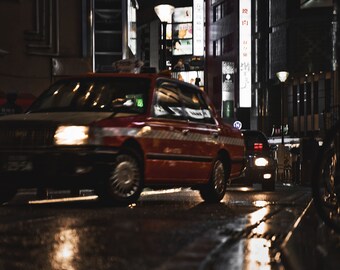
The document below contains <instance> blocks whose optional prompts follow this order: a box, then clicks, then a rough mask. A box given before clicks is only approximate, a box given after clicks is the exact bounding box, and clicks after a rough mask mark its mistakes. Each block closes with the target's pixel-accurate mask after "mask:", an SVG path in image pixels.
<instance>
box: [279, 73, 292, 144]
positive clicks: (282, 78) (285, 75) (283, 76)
mask: <svg viewBox="0 0 340 270" xmlns="http://www.w3.org/2000/svg"><path fill="white" fill-rule="evenodd" d="M288 76H289V73H288V72H287V71H279V72H277V73H276V77H277V78H278V79H279V80H280V82H281V143H282V145H284V144H285V142H284V134H283V123H284V93H283V90H284V84H285V81H286V80H287V78H288Z"/></svg>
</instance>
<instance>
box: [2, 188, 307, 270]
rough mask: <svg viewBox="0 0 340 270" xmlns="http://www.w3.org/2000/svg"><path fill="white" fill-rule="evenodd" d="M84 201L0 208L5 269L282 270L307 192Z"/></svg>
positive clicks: (24, 195) (23, 197)
mask: <svg viewBox="0 0 340 270" xmlns="http://www.w3.org/2000/svg"><path fill="white" fill-rule="evenodd" d="M85 195H89V194H85ZM63 196H65V194H62V193H55V194H53V193H52V199H56V198H61V197H63ZM82 199H89V200H81V201H58V200H57V201H55V202H54V201H53V200H52V201H51V200H50V201H49V202H44V201H42V202H41V201H35V196H34V193H33V192H32V191H23V192H21V193H20V194H18V195H17V196H16V198H15V199H14V200H13V201H12V202H10V203H9V204H8V205H4V206H1V207H0V270H2V269H6V270H7V269H67V270H76V269H120V270H124V269H132V270H133V269H139V270H143V269H180V270H181V269H186V270H188V269H204V270H205V269H284V261H282V256H281V247H282V244H284V242H285V241H286V240H287V236H288V235H289V231H290V229H291V228H292V227H293V226H294V223H295V222H296V220H297V219H298V217H299V216H300V215H301V213H302V212H303V210H304V209H305V207H306V206H307V205H308V203H309V201H310V190H309V189H308V188H302V187H292V186H283V185H278V186H277V191H275V192H261V190H260V189H258V188H257V187H255V188H252V189H249V188H248V189H247V188H232V189H231V190H230V191H229V192H228V194H227V195H226V196H225V198H224V201H223V202H222V203H220V204H206V203H203V201H202V200H201V198H200V196H199V194H198V193H197V192H195V191H192V190H190V189H184V190H183V189H182V190H181V189H174V190H166V191H146V192H144V193H143V194H142V197H141V199H140V200H139V202H138V203H137V204H134V205H130V206H129V207H112V206H104V205H101V204H99V203H98V202H97V200H96V199H94V197H86V196H83V197H82Z"/></svg>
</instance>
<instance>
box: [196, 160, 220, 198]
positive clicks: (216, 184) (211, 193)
mask: <svg viewBox="0 0 340 270" xmlns="http://www.w3.org/2000/svg"><path fill="white" fill-rule="evenodd" d="M226 179H227V176H226V169H225V165H224V164H223V161H222V160H221V159H217V160H216V161H215V163H214V165H213V170H212V174H211V177H210V179H209V182H208V183H207V184H206V185H204V186H202V187H201V188H200V195H201V197H202V199H203V200H204V201H206V202H212V203H214V202H219V201H221V200H222V199H223V197H224V195H225V191H226V188H227V181H226Z"/></svg>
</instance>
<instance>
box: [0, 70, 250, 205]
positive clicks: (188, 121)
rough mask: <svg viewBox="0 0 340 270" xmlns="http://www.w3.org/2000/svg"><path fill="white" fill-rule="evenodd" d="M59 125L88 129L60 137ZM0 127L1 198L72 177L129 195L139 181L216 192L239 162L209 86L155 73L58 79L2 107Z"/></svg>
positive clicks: (64, 183)
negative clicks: (29, 101) (13, 107)
mask: <svg viewBox="0 0 340 270" xmlns="http://www.w3.org/2000/svg"><path fill="white" fill-rule="evenodd" d="M117 82H119V83H117ZM125 85H128V86H126V87H125ZM117 89H118V90H117ZM65 104H67V105H65ZM79 104H80V105H79ZM186 104H187V105H186ZM45 127H46V128H45ZM60 127H62V128H64V127H66V128H68V127H76V129H77V132H78V129H79V127H85V130H86V131H84V132H85V133H86V134H85V136H86V138H85V139H84V141H81V142H80V143H79V141H78V140H77V138H72V139H71V140H75V141H74V143H73V141H71V142H70V143H69V141H64V140H65V137H64V136H66V135H65V134H66V133H65V132H64V130H61V129H60ZM0 128H1V129H0V162H1V168H2V169H1V171H0V177H1V180H0V190H3V191H2V193H1V192H0V197H2V201H6V200H8V199H10V198H11V197H12V196H13V194H14V193H15V191H16V190H17V189H18V188H23V187H44V188H75V187H77V188H93V189H95V190H96V191H97V193H98V194H99V195H100V197H101V198H104V199H106V200H108V201H111V202H118V203H123V204H127V203H131V202H135V201H136V200H137V199H138V198H139V195H140V193H141V191H142V190H143V188H144V187H147V186H190V187H193V188H197V189H198V190H200V192H201V195H202V197H203V199H205V200H206V201H219V200H220V199H221V198H223V196H224V192H225V190H226V185H227V184H228V182H229V181H230V179H232V178H235V177H238V176H239V175H240V174H241V172H242V170H243V169H244V165H245V162H244V150H245V148H244V141H243V137H242V134H241V132H240V131H239V130H237V129H235V128H233V127H232V126H230V125H228V124H225V123H223V122H222V120H221V119H220V118H219V116H218V115H217V113H216V110H215V109H214V107H213V105H212V103H211V102H210V100H209V99H208V97H207V95H206V94H205V93H204V92H203V91H201V90H200V89H199V88H197V87H196V86H194V85H191V84H187V83H184V82H181V81H178V80H173V79H170V78H166V77H162V76H160V75H156V74H130V73H129V74H124V73H115V74H88V75H84V76H80V77H76V78H69V79H66V80H62V81H60V82H57V83H56V84H55V85H52V86H51V88H50V89H49V90H47V91H46V92H45V93H43V94H42V95H41V96H40V97H39V98H38V99H37V100H36V102H35V103H34V104H33V105H32V107H31V108H30V109H29V110H28V113H26V114H20V115H11V116H4V117H1V118H0ZM42 129H43V130H44V131H41V130H42ZM46 130H48V131H46ZM70 130H71V129H70ZM64 133H65V134H64ZM72 134H73V135H74V134H75V133H72ZM59 135H60V136H59ZM73 135H72V136H73ZM44 136H45V137H46V138H45V139H42V138H44ZM36 137H39V138H36ZM47 137H48V138H47ZM59 137H60V138H59ZM59 139H61V140H62V141H58V140H59ZM67 139H68V138H67ZM20 162H21V163H20ZM43 167H44V168H45V169H44V168H43ZM46 168H48V169H46ZM39 174H40V175H43V176H44V177H39ZM25 176H26V177H25ZM24 178H26V180H24V181H23V180H22V179H24ZM1 188H2V189H1ZM216 189H217V191H216ZM6 194H11V196H9V195H8V196H6ZM0 201H1V199H0Z"/></svg>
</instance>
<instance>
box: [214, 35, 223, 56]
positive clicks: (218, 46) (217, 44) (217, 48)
mask: <svg viewBox="0 0 340 270" xmlns="http://www.w3.org/2000/svg"><path fill="white" fill-rule="evenodd" d="M220 55H221V40H220V39H219V40H215V41H214V56H215V57H216V56H220Z"/></svg>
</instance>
